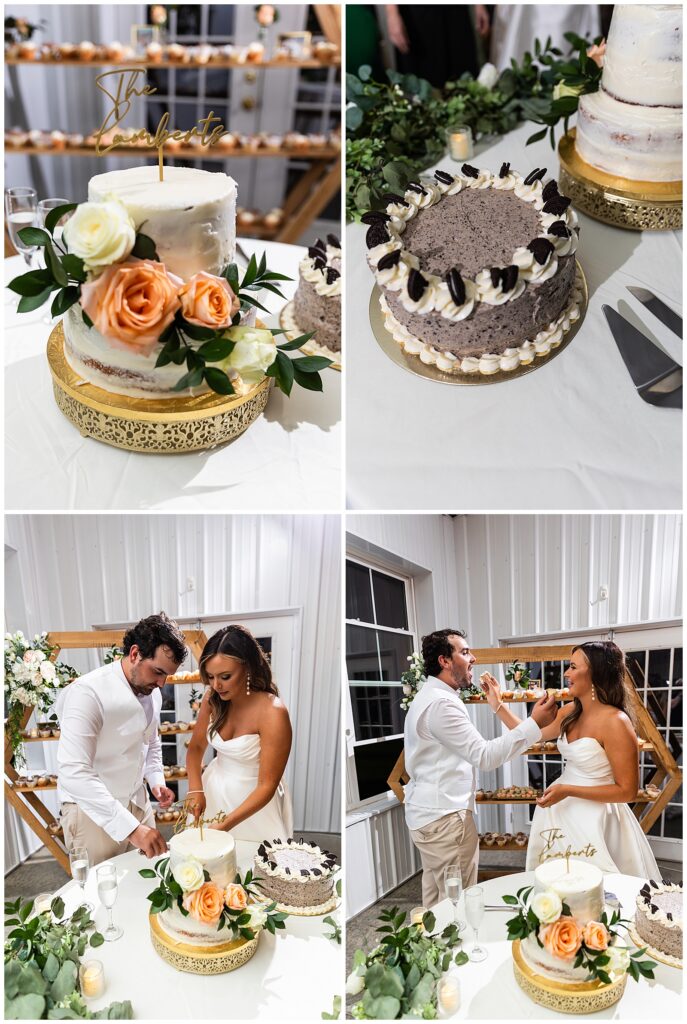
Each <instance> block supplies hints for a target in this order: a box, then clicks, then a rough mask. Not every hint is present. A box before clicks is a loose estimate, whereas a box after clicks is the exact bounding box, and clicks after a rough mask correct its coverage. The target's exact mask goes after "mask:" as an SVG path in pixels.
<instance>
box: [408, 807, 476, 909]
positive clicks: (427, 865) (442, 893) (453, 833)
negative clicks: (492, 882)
mask: <svg viewBox="0 0 687 1024" xmlns="http://www.w3.org/2000/svg"><path fill="white" fill-rule="evenodd" d="M410 838H411V839H412V840H413V843H414V845H415V846H416V848H417V851H418V853H419V854H420V859H421V860H422V905H423V907H427V908H428V909H429V908H430V907H433V906H434V905H435V904H437V903H439V902H440V900H443V899H445V898H446V890H445V884H444V872H445V870H446V868H447V867H448V866H449V864H460V873H461V876H462V880H463V889H467V888H468V887H469V886H471V885H475V884H476V882H477V864H478V860H479V835H478V833H477V829H476V828H475V820H474V818H473V816H472V811H469V810H465V811H454V812H453V813H452V814H447V815H445V816H444V817H443V818H437V820H436V821H430V823H429V825H425V827H424V828H417V829H410Z"/></svg>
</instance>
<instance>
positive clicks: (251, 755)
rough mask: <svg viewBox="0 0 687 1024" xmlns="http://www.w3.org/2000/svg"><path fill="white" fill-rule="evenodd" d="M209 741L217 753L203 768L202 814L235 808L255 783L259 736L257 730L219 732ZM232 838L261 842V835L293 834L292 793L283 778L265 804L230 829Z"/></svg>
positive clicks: (227, 811) (262, 837)
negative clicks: (238, 733) (234, 733)
mask: <svg viewBox="0 0 687 1024" xmlns="http://www.w3.org/2000/svg"><path fill="white" fill-rule="evenodd" d="M208 742H209V743H210V745H211V746H212V747H214V749H215V750H216V751H217V756H216V757H215V758H213V760H212V761H211V762H210V764H209V765H208V766H207V768H206V769H205V771H204V772H203V789H204V790H205V800H206V809H205V817H206V818H212V817H214V816H215V815H216V814H219V813H220V811H224V812H226V813H229V812H230V811H233V810H235V809H236V808H237V807H238V806H239V805H240V804H242V803H243V801H244V800H245V799H246V797H247V796H249V794H250V793H251V792H252V791H253V790H254V789H255V787H256V786H257V783H258V769H259V766H260V737H259V736H258V734H257V733H251V734H249V735H247V736H236V737H235V738H234V739H231V740H223V739H222V738H221V736H220V735H219V734H218V733H215V735H214V736H213V737H212V738H210V737H209V736H208ZM231 834H232V836H233V837H234V839H244V840H249V841H251V842H256V843H260V842H262V841H263V839H289V838H290V837H291V836H292V835H293V811H292V808H291V797H290V795H289V792H288V790H287V788H286V784H285V783H284V780H283V779H282V781H281V782H280V783H279V785H278V786H277V790H276V792H275V794H274V796H273V797H272V799H271V800H270V802H269V803H268V804H266V805H265V807H263V808H261V809H260V810H259V811H258V812H257V813H256V814H253V815H251V817H250V818H246V819H245V820H244V821H242V822H241V823H240V824H239V825H236V826H235V827H234V828H232V829H231Z"/></svg>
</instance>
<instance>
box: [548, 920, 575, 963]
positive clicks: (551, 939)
mask: <svg viewBox="0 0 687 1024" xmlns="http://www.w3.org/2000/svg"><path fill="white" fill-rule="evenodd" d="M539 938H540V939H541V941H542V942H543V943H544V949H545V950H546V951H547V953H550V954H551V956H555V957H558V959H559V960H572V958H573V957H574V956H575V954H576V953H577V951H578V949H579V948H580V946H581V945H582V932H581V931H580V926H579V925H578V923H577V921H576V920H575V919H574V918H572V917H559V918H558V920H557V921H554V923H553V924H547V926H546V928H542V930H541V931H540V932H539Z"/></svg>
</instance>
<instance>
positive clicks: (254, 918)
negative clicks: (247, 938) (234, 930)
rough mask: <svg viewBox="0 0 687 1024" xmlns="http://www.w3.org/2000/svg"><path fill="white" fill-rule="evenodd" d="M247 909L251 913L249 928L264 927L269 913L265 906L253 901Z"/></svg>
mask: <svg viewBox="0 0 687 1024" xmlns="http://www.w3.org/2000/svg"><path fill="white" fill-rule="evenodd" d="M246 910H247V911H248V913H249V914H250V921H249V923H248V927H249V928H253V929H254V930H255V931H257V930H258V929H259V928H263V927H264V925H265V921H266V920H267V914H266V913H265V910H264V908H263V907H260V906H258V904H257V903H251V905H250V906H249V907H246Z"/></svg>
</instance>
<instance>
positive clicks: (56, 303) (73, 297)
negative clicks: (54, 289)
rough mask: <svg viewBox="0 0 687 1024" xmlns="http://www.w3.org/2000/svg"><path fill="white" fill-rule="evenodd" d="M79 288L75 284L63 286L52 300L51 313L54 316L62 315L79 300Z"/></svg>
mask: <svg viewBox="0 0 687 1024" xmlns="http://www.w3.org/2000/svg"><path fill="white" fill-rule="evenodd" d="M79 294H80V293H79V289H78V288H77V287H76V286H75V285H70V286H69V287H68V288H62V289H61V291H59V292H58V293H57V295H56V296H55V298H54V299H53V300H52V306H51V307H50V313H51V314H52V316H62V314H63V313H66V312H67V310H68V309H69V308H70V307H71V306H73V305H74V303H75V302H78V301H79Z"/></svg>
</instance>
